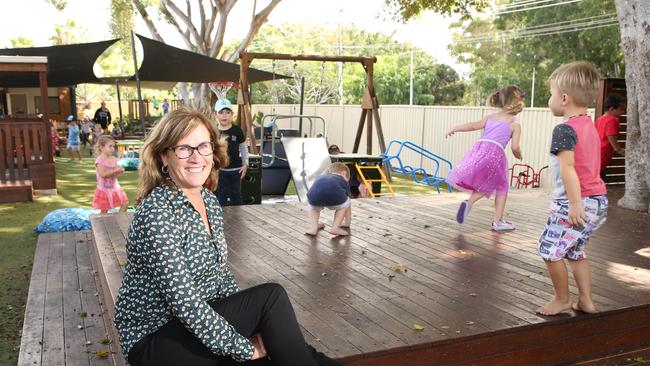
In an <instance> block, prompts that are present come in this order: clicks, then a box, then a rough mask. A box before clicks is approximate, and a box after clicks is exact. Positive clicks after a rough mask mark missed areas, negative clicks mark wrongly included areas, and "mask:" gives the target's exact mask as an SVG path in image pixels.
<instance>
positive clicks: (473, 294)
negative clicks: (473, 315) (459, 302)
mask: <svg viewBox="0 0 650 366" xmlns="http://www.w3.org/2000/svg"><path fill="white" fill-rule="evenodd" d="M469 296H471V297H476V296H478V295H477V294H475V293H473V292H470V293H469Z"/></svg>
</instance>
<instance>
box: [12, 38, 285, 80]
mask: <svg viewBox="0 0 650 366" xmlns="http://www.w3.org/2000/svg"><path fill="white" fill-rule="evenodd" d="M137 36H138V38H139V39H140V42H142V48H143V53H144V58H143V60H142V65H141V66H140V69H139V77H140V81H141V82H142V87H143V88H147V87H151V88H155V89H171V88H173V86H174V83H177V82H200V83H208V82H211V81H232V82H238V81H239V65H238V64H235V63H232V62H227V61H222V60H217V59H214V58H211V57H208V56H204V55H200V54H198V53H194V52H190V51H186V50H183V49H180V48H176V47H172V46H169V45H166V44H164V43H162V42H158V41H155V40H153V39H149V38H147V37H144V36H141V35H139V34H138V35H137ZM118 40H119V39H113V40H109V41H102V42H94V43H80V44H74V45H62V46H51V47H31V48H11V49H0V55H3V56H46V57H47V60H48V73H47V83H48V86H53V87H59V86H72V85H77V84H84V83H91V84H114V83H115V80H116V79H118V80H120V85H129V86H131V85H134V83H133V81H134V80H135V76H115V77H106V78H98V77H97V76H95V74H94V72H93V65H94V64H95V61H97V58H98V57H99V56H100V55H101V54H102V53H103V52H104V51H105V50H106V49H107V48H108V47H110V46H111V45H112V44H113V43H115V42H117V41H118ZM286 78H288V77H287V76H284V75H279V74H273V73H270V72H266V71H261V70H257V69H252V68H249V69H248V81H249V83H255V82H258V81H265V80H273V79H286ZM38 86H39V83H38V75H37V74H31V73H30V74H19V73H0V87H38Z"/></svg>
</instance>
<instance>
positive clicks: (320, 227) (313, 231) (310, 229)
mask: <svg viewBox="0 0 650 366" xmlns="http://www.w3.org/2000/svg"><path fill="white" fill-rule="evenodd" d="M323 229H325V224H323V223H319V224H318V226H317V228H316V229H315V230H314V228H309V230H307V231H305V234H307V235H311V236H316V235H317V234H318V232H319V231H320V230H323Z"/></svg>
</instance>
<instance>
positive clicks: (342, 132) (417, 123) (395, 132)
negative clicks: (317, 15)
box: [253, 105, 593, 175]
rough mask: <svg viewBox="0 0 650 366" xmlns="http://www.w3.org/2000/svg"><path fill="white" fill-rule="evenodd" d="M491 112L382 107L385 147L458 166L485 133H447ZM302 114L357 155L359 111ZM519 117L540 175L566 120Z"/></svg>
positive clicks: (534, 112)
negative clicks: (403, 143) (398, 145)
mask: <svg viewBox="0 0 650 366" xmlns="http://www.w3.org/2000/svg"><path fill="white" fill-rule="evenodd" d="M298 110H299V106H298V105H253V113H256V112H258V111H261V112H263V113H264V114H271V113H273V114H298ZM491 111H492V109H491V108H488V107H445V106H426V107H425V106H403V105H384V106H381V107H380V110H379V115H380V118H381V124H382V129H383V131H384V138H385V140H386V145H388V144H389V142H390V141H391V140H409V141H412V142H413V143H415V144H417V145H420V146H422V147H423V148H425V149H427V150H429V151H431V152H433V153H435V154H438V155H440V156H442V157H444V158H446V159H448V160H450V161H451V162H452V164H455V163H456V162H458V161H459V160H460V159H461V158H462V157H463V155H464V154H465V153H466V152H467V151H468V150H469V149H470V148H471V146H472V144H473V143H474V142H475V141H476V140H477V139H478V138H479V137H480V135H481V132H480V131H475V132H465V133H456V134H455V135H454V136H452V137H450V138H448V139H445V138H444V133H445V131H447V130H448V129H449V128H450V127H451V126H454V125H457V124H461V123H465V122H471V121H476V120H479V119H480V118H482V117H483V116H484V115H485V114H487V113H490V112H491ZM303 114H305V115H320V116H322V117H324V118H325V121H326V123H327V133H326V136H327V140H328V142H329V144H336V145H338V146H339V147H340V148H341V150H342V151H345V152H352V147H353V145H354V137H355V136H356V131H357V126H358V124H359V118H360V117H361V107H360V106H352V105H346V106H338V105H306V106H304V112H303ZM590 114H591V115H592V117H593V110H590ZM518 118H519V121H520V122H521V125H522V136H521V149H522V157H523V159H522V162H523V163H525V164H528V165H530V166H532V167H533V168H534V169H535V170H538V169H540V168H541V167H543V166H545V165H548V156H549V152H548V150H549V147H550V142H551V132H552V131H553V127H554V126H555V125H556V124H557V123H559V122H561V119H560V118H556V117H553V115H552V114H551V112H550V110H549V109H548V108H526V109H524V111H523V112H521V113H520V114H519V116H518ZM280 126H281V127H290V128H298V119H297V118H296V119H292V120H291V121H285V122H281V123H280ZM304 126H306V125H304ZM305 128H306V127H305ZM365 131H366V129H365V126H364V132H363V134H362V136H361V143H360V145H359V152H360V153H365V152H366V133H365ZM316 132H320V127H319V128H317V129H316ZM373 134H374V135H375V136H374V138H373V145H372V152H373V154H375V155H376V154H379V153H380V149H379V144H378V142H377V135H376V129H375V128H374V126H373ZM506 153H507V156H508V161H509V163H510V165H512V164H514V163H515V162H518V161H517V160H516V159H515V158H514V156H513V155H512V152H511V151H510V148H509V147H508V149H507V150H506ZM402 161H403V162H404V163H405V164H408V165H411V166H414V167H419V166H421V167H424V168H425V169H431V168H432V167H433V163H432V162H430V161H427V159H423V158H422V156H421V155H419V154H415V153H412V152H407V153H405V154H403V156H402ZM446 173H447V169H443V170H442V171H441V174H443V175H445V174H446Z"/></svg>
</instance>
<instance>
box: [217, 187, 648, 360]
mask: <svg viewBox="0 0 650 366" xmlns="http://www.w3.org/2000/svg"><path fill="white" fill-rule="evenodd" d="M616 194H617V193H616V192H615V193H613V196H616ZM464 198H465V195H463V194H445V195H427V196H415V197H398V198H381V199H366V200H354V201H353V202H354V203H353V224H352V230H351V232H352V235H351V236H350V237H347V238H340V237H338V238H335V239H331V236H330V235H329V234H327V233H326V232H321V234H320V235H318V236H317V237H316V238H311V237H309V236H306V235H303V230H304V229H305V228H306V225H307V215H306V213H305V206H304V204H299V203H295V204H279V205H261V206H259V205H258V206H240V207H226V208H225V216H226V219H227V221H226V236H227V239H228V244H229V250H230V252H229V253H230V254H229V255H230V256H229V260H230V262H231V264H232V266H233V268H234V269H235V271H236V276H237V278H238V279H239V280H240V283H241V285H242V287H248V286H252V285H254V284H258V283H261V282H266V281H275V282H279V283H281V284H283V285H284V286H285V287H286V288H287V290H288V292H289V294H290V295H291V299H292V301H293V304H294V306H295V308H296V312H297V314H298V318H299V321H300V323H301V325H302V326H303V330H304V333H305V336H306V338H307V340H308V342H310V343H312V344H314V345H315V346H316V347H317V348H319V349H321V350H323V351H325V352H327V353H328V354H329V355H332V356H334V357H337V358H342V359H344V360H346V361H347V362H346V363H347V364H349V365H362V364H368V365H371V364H372V365H378V364H386V365H389V364H393V365H395V364H425V363H419V361H418V360H423V359H424V360H428V361H427V362H426V364H452V363H462V362H469V361H470V360H474V361H471V363H472V364H478V361H476V360H477V359H480V358H481V357H486V355H487V354H489V351H486V348H490V347H492V348H495V347H496V346H497V345H501V346H502V345H503V344H504V343H506V344H507V343H508V342H510V343H512V342H513V341H517V342H514V343H513V346H512V347H506V348H503V349H501V350H500V351H499V352H502V353H503V352H505V353H508V352H510V353H513V352H515V351H518V352H519V351H521V350H523V349H525V348H526V347H532V348H538V349H543V347H542V345H541V344H540V343H539V342H541V341H540V338H539V337H540V336H541V335H543V334H544V333H553V332H555V335H553V336H552V337H551V336H550V334H547V335H548V336H549V337H550V338H553V337H555V341H553V340H552V339H549V342H551V345H552V346H551V348H550V349H549V350H550V351H551V352H547V353H549V354H548V355H547V356H548V358H546V361H544V358H537V357H538V356H535V357H534V358H532V359H533V360H539V361H537V363H538V364H544V363H547V364H548V363H556V362H558V361H560V360H566V358H564V359H563V358H561V357H566V355H563V356H561V357H557V355H555V356H553V353H557V352H553V351H558V350H560V351H566V352H567V354H569V355H570V354H571V350H570V347H569V345H571V347H575V344H574V342H569V343H568V344H567V346H566V347H561V346H559V345H557V344H556V343H558V341H557V340H558V339H564V337H561V336H560V334H563V332H564V334H567V335H569V334H571V333H567V327H571V328H574V330H575V328H576V327H577V328H580V329H581V330H582V331H583V333H584V334H583V335H582V336H593V337H594V338H593V341H594V342H595V345H594V347H592V348H589V349H587V350H586V352H589V353H591V355H596V354H599V352H601V353H604V352H607V351H606V350H605V348H602V345H601V343H600V342H610V343H611V342H613V340H611V339H610V340H608V339H609V338H608V337H609V335H615V334H618V333H620V332H621V331H622V330H623V328H625V327H632V328H635V327H636V328H638V329H636V334H637V335H638V334H644V333H643V332H645V334H647V335H645V336H643V337H639V338H635V337H636V336H635V335H628V336H627V337H628V339H627V341H628V342H622V343H617V347H619V349H625V348H630V347H636V346H637V345H639V346H640V345H646V346H648V345H650V307H648V306H647V305H646V304H649V303H650V248H649V247H648V246H649V245H650V242H649V241H648V233H649V229H648V227H647V224H648V222H650V220H649V219H650V216H649V215H648V214H640V213H635V212H630V211H626V210H622V209H620V208H618V207H616V205H615V198H613V199H612V205H611V206H610V211H609V220H608V222H607V223H606V224H605V226H604V227H603V228H602V229H601V230H599V231H598V232H597V233H596V235H595V236H594V237H593V238H592V240H591V241H590V243H589V246H588V249H587V250H588V252H587V253H588V255H589V256H590V257H589V258H590V260H591V263H592V268H593V283H594V299H595V302H596V304H597V306H598V307H599V309H600V310H601V311H604V312H608V311H613V313H612V314H613V315H611V316H604V315H600V316H584V315H580V316H575V314H573V313H567V314H566V315H565V316H560V317H554V318H549V317H541V316H537V315H536V314H535V312H534V311H535V309H537V308H538V307H539V306H541V305H543V304H544V303H545V302H546V301H548V300H549V299H550V298H551V297H552V294H553V290H552V286H551V283H550V279H549V277H548V275H547V272H546V267H545V265H544V263H543V261H542V260H541V259H540V258H539V256H538V255H537V252H536V243H537V239H538V236H539V234H540V233H541V230H542V227H543V224H544V222H545V221H546V216H547V213H548V204H549V198H548V196H547V195H546V194H545V193H543V192H540V191H536V192H532V193H531V192H515V193H513V194H511V196H510V198H509V202H508V206H507V216H508V217H509V218H510V219H511V221H513V222H514V223H515V224H516V225H517V230H515V231H514V232H511V233H503V234H499V233H494V232H491V231H490V230H489V224H490V222H491V217H492V216H491V215H492V212H493V208H492V204H491V202H489V201H483V202H479V203H478V204H477V205H476V206H475V207H474V208H473V210H472V213H471V215H470V217H469V220H468V222H467V223H466V224H465V225H458V224H457V223H456V222H455V219H454V218H455V212H456V209H457V207H458V204H459V203H460V201H461V200H462V199H464ZM324 216H325V222H326V224H327V225H328V226H329V224H330V223H331V220H332V214H331V213H325V214H324ZM400 268H401V269H400ZM572 292H573V293H574V294H575V293H577V291H576V289H575V287H573V284H572ZM635 307H636V308H635ZM616 309H627V310H616ZM605 314H607V313H605ZM631 318H634V321H633V322H632V324H636V325H632V326H631V325H628V323H627V322H626V320H625V319H628V321H629V320H630V319H631ZM416 324H417V325H419V326H422V327H423V328H424V329H422V330H420V331H417V330H415V326H416ZM623 324H625V325H623ZM513 330H520V331H521V332H513ZM524 331H525V332H524ZM522 332H523V333H522ZM576 336H578V337H580V336H581V335H580V334H576ZM623 338H625V337H623ZM495 342H496V343H495ZM499 342H501V343H499ZM580 342H582V341H580ZM619 342H620V340H619ZM599 347H600V348H599ZM496 348H498V347H496ZM638 348H641V347H638ZM427 350H429V351H430V352H427ZM544 352H546V351H544ZM520 353H521V352H520ZM560 353H561V352H560ZM574 353H575V352H574ZM583 356H584V355H581V354H579V353H575V359H576V360H578V359H580V358H581V357H583ZM409 357H410V358H409ZM518 357H520V358H519V360H520V361H522V360H530V358H526V357H525V356H521V355H520V356H518ZM522 357H523V358H522ZM531 357H532V356H531ZM554 357H555V358H554ZM589 357H591V356H589ZM405 360H409V361H408V362H406V361H405ZM404 362H406V363H404ZM494 362H496V361H495V360H494V359H493V360H492V361H488V362H487V364H490V363H492V364H495V363H494ZM497 364H506V363H505V362H504V361H503V360H500V361H499V362H498V363H497ZM519 364H533V363H526V362H525V361H524V363H519Z"/></svg>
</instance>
